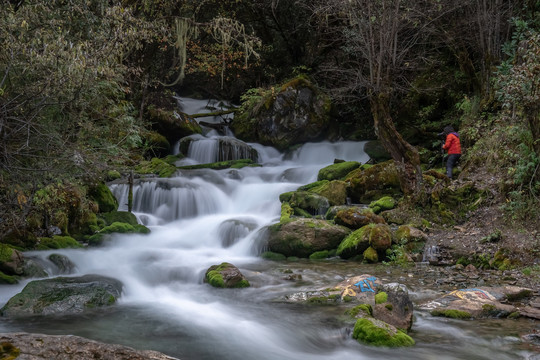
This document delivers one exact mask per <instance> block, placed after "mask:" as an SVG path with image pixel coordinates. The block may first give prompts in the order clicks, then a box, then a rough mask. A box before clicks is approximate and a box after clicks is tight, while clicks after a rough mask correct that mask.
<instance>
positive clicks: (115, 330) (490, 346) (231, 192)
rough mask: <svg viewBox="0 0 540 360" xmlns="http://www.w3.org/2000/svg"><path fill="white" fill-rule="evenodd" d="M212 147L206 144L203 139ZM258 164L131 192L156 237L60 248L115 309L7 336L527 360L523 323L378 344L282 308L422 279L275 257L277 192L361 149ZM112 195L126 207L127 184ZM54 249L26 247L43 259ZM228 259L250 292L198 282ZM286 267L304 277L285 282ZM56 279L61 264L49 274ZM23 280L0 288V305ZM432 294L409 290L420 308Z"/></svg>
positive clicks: (219, 355) (423, 318) (196, 173)
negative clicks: (302, 296) (310, 293)
mask: <svg viewBox="0 0 540 360" xmlns="http://www.w3.org/2000/svg"><path fill="white" fill-rule="evenodd" d="M216 137H219V135H217V134H216V133H212V132H211V133H209V134H207V136H205V137H204V138H201V139H200V140H201V143H200V144H197V145H196V146H192V149H191V150H193V151H191V150H190V156H189V159H187V160H184V163H199V162H202V161H204V160H205V159H208V158H211V157H212V156H214V154H207V153H206V152H207V151H208V152H212V151H215V146H214V143H213V142H212V141H209V140H211V139H215V138H216ZM204 143H205V144H204ZM251 145H252V146H254V147H255V148H256V149H257V150H258V153H259V162H260V163H261V164H262V165H263V166H262V167H248V168H243V169H234V170H232V169H227V170H219V171H214V170H191V171H187V170H181V171H179V172H178V173H177V174H176V175H175V176H174V177H172V178H170V179H147V180H141V181H139V182H138V183H136V186H135V188H134V213H135V214H136V215H137V217H138V219H139V220H140V222H141V223H144V224H146V225H147V226H148V227H149V228H150V229H151V230H152V232H151V234H149V235H133V234H126V235H117V236H115V237H114V239H113V240H112V241H110V242H108V243H107V244H106V245H105V246H104V247H100V248H92V249H85V250H61V251H54V252H55V253H62V254H65V255H67V256H68V257H69V258H70V259H71V260H72V261H73V262H74V263H75V264H76V273H75V274H73V275H82V274H89V273H93V274H102V275H106V276H112V277H115V278H117V279H119V280H121V281H122V282H123V284H124V293H123V296H122V297H121V299H120V300H119V303H118V304H117V305H115V306H113V307H111V308H108V309H99V311H96V312H93V313H87V314H85V315H81V316H65V317H40V318H33V319H27V320H3V321H2V322H0V332H7V331H27V332H40V333H47V334H74V335H80V336H84V337H87V338H91V339H95V340H100V341H105V342H110V343H119V344H124V345H128V346H132V347H134V348H138V349H153V350H158V351H161V352H164V353H166V354H168V355H171V356H174V357H178V358H180V359H185V360H188V359H192V360H204V359H208V360H213V359H225V360H227V359H231V360H232V359H261V360H264V359H268V360H277V359H291V360H293V359H295V360H297V359H338V358H351V359H395V358H400V359H527V358H529V357H530V356H532V354H534V352H532V350H530V349H526V348H525V347H523V346H522V345H521V344H520V341H519V334H522V333H526V332H528V331H530V330H531V328H532V327H534V325H533V324H532V323H531V322H530V321H527V320H515V321H513V322H509V321H508V320H506V321H503V320H489V321H488V320H486V321H474V322H469V321H454V320H447V319H440V318H433V317H431V316H429V315H428V314H426V313H423V312H416V313H415V323H414V325H413V329H412V332H411V335H412V337H413V338H414V339H415V340H416V342H417V344H416V346H414V347H412V348H408V349H399V350H396V349H385V348H373V347H369V346H364V345H361V344H358V343H357V342H356V341H354V340H352V339H351V337H350V327H347V326H345V325H344V323H343V322H342V321H341V320H342V319H343V313H344V311H345V310H346V307H345V306H305V305H300V304H293V303H287V302H285V301H284V300H283V299H284V297H285V295H289V294H292V293H295V292H300V291H307V290H314V289H319V288H326V287H331V286H333V285H335V284H337V283H338V282H340V281H341V280H343V279H345V278H346V277H349V276H354V275H359V274H363V273H372V274H374V275H376V276H378V277H381V278H382V279H383V280H387V281H402V280H403V282H407V280H408V279H410V278H414V277H419V276H421V273H419V272H416V273H414V272H413V273H411V271H410V270H403V269H398V268H390V267H383V266H377V267H374V266H368V265H362V264H358V263H354V262H346V261H341V260H339V259H333V260H327V261H309V260H297V261H287V262H272V261H267V260H263V259H261V258H260V257H259V256H258V255H259V254H260V253H261V252H262V251H263V250H264V244H261V242H260V238H261V236H260V235H261V229H263V228H264V227H265V226H266V225H268V224H271V223H274V222H277V221H278V219H279V214H280V202H279V195H280V194H281V193H283V192H286V191H291V190H295V189H296V188H298V187H299V186H301V185H304V184H307V183H310V182H313V181H315V180H316V177H317V172H318V170H319V169H320V168H322V167H324V166H327V165H329V164H331V163H333V161H334V159H336V158H337V159H344V160H356V161H360V162H365V161H367V160H368V157H367V156H366V155H365V154H364V152H363V143H361V142H359V143H356V142H340V143H335V144H332V143H328V142H324V143H316V144H315V143H314V144H305V145H304V146H302V147H301V148H299V149H298V150H297V151H296V152H294V153H292V154H289V155H288V156H287V157H286V159H285V157H284V156H283V155H282V154H280V153H279V152H277V151H276V150H275V149H272V148H267V147H263V146H260V145H257V144H251ZM111 189H112V190H113V192H114V193H115V195H116V196H117V197H118V199H119V201H120V206H121V209H125V206H126V205H125V204H126V196H127V187H126V186H125V185H122V184H115V185H112V186H111ZM50 253H51V251H46V252H30V253H27V254H26V255H27V256H36V257H39V258H41V259H43V260H44V259H46V257H47V256H48V255H49V254H50ZM224 261H226V262H230V263H232V264H234V265H236V266H237V267H238V268H240V270H241V271H242V273H243V274H244V275H245V276H246V277H247V278H248V279H249V281H250V283H251V285H252V286H251V287H250V288H246V289H215V288H212V287H211V286H209V285H208V284H205V283H204V282H203V278H204V274H205V271H206V270H207V269H208V268H209V267H210V266H211V265H215V264H220V263H222V262H224ZM285 271H286V272H292V273H293V274H296V275H298V276H297V279H298V280H296V281H291V280H287V277H286V274H285ZM50 272H51V276H55V274H54V269H53V268H52V267H51V269H50ZM24 285H25V284H24V283H22V284H19V285H16V286H2V287H0V306H2V305H3V304H4V303H5V302H6V301H7V300H8V299H9V298H10V297H11V296H13V295H14V294H16V293H17V292H19V291H20V290H21V289H22V287H23V286H24ZM434 293H435V292H434V291H431V292H430V291H427V290H423V289H414V291H411V296H412V297H413V299H414V300H415V301H419V300H422V298H427V297H430V296H431V297H433V296H434Z"/></svg>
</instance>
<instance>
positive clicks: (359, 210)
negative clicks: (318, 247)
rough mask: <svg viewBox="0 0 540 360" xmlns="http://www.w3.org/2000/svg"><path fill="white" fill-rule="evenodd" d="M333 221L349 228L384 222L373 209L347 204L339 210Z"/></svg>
mask: <svg viewBox="0 0 540 360" xmlns="http://www.w3.org/2000/svg"><path fill="white" fill-rule="evenodd" d="M334 221H335V222H336V224H339V225H343V226H346V227H348V228H350V229H355V230H356V229H360V228H361V227H364V226H366V225H369V224H384V223H385V221H384V218H383V217H382V216H379V215H377V214H375V213H374V212H373V210H371V209H369V208H365V207H359V206H349V207H346V208H343V209H341V210H339V211H338V212H337V213H336V215H335V217H334Z"/></svg>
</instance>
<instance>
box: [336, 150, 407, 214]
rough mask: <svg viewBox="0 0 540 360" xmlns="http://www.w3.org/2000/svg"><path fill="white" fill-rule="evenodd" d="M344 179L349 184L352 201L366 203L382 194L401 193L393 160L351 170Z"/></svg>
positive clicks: (396, 194) (392, 194)
mask: <svg viewBox="0 0 540 360" xmlns="http://www.w3.org/2000/svg"><path fill="white" fill-rule="evenodd" d="M345 181H347V182H348V183H349V184H350V186H349V195H350V197H351V200H352V201H353V202H358V203H363V204H366V203H370V202H371V201H373V200H377V199H380V198H381V197H383V196H400V195H401V186H400V182H399V174H398V171H397V168H396V166H395V164H394V161H393V160H391V161H386V162H384V163H380V164H375V165H373V166H372V167H370V168H367V169H365V170H363V169H362V168H358V169H356V170H353V171H351V172H350V173H349V174H348V175H347V177H346V179H345Z"/></svg>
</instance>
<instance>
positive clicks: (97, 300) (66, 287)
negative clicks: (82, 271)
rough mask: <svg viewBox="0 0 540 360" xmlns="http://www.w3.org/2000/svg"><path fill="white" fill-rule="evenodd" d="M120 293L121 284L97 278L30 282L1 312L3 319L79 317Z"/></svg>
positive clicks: (86, 277)
mask: <svg viewBox="0 0 540 360" xmlns="http://www.w3.org/2000/svg"><path fill="white" fill-rule="evenodd" d="M121 293H122V283H121V282H120V281H118V280H116V279H113V278H109V277H105V276H100V275H84V276H81V277H58V278H54V279H46V280H35V281H31V282H29V283H28V284H27V285H26V286H25V287H24V289H23V290H22V291H21V292H20V293H19V294H17V295H15V296H13V297H12V298H11V299H9V301H8V302H7V304H6V305H4V307H3V308H2V309H0V312H1V313H2V316H8V317H23V316H32V315H56V314H62V315H65V314H78V313H82V312H84V311H85V310H86V309H90V308H95V307H101V306H109V305H112V304H114V303H115V302H116V300H117V299H118V298H119V297H120V295H121Z"/></svg>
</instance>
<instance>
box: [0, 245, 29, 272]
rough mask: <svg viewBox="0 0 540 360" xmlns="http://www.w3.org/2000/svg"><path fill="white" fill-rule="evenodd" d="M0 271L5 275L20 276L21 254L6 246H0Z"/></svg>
mask: <svg viewBox="0 0 540 360" xmlns="http://www.w3.org/2000/svg"><path fill="white" fill-rule="evenodd" d="M0 271H2V272H4V273H5V274H7V275H22V274H23V272H24V257H23V254H22V253H21V252H20V251H18V250H15V249H13V248H12V247H11V246H8V245H6V244H0Z"/></svg>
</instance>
